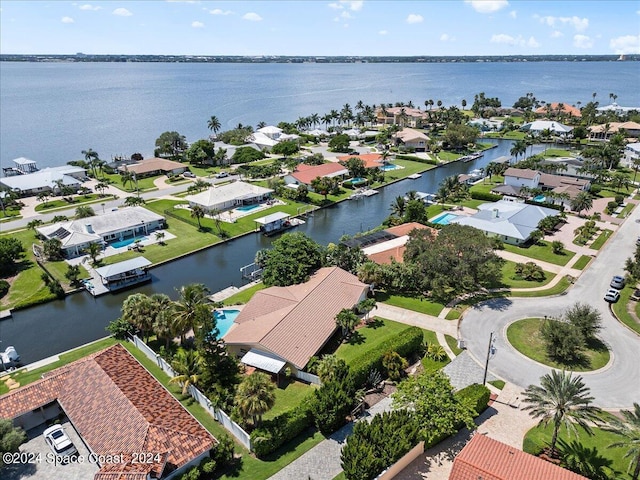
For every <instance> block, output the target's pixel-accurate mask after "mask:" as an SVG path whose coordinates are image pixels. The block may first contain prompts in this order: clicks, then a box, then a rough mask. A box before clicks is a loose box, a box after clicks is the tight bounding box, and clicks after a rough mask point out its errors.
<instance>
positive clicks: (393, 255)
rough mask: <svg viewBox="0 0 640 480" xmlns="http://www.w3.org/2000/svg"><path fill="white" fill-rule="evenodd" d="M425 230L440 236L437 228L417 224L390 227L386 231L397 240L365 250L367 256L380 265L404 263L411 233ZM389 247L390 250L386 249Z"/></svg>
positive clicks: (410, 223)
mask: <svg viewBox="0 0 640 480" xmlns="http://www.w3.org/2000/svg"><path fill="white" fill-rule="evenodd" d="M424 229H429V230H431V232H432V233H433V234H434V235H437V234H438V231H437V230H436V229H435V228H431V227H427V226H426V225H422V224H421V223H417V222H409V223H403V224H402V225H396V226H395V227H389V228H387V229H385V231H386V232H389V233H391V234H393V235H397V238H394V239H392V240H388V241H386V242H382V243H378V244H376V245H372V246H370V247H366V248H364V252H365V255H366V256H367V257H368V258H369V260H372V261H374V262H375V263H377V264H379V265H387V264H390V263H391V262H392V260H395V261H396V262H399V263H402V262H403V260H404V252H405V250H406V249H407V247H406V243H407V242H408V241H409V233H410V232H412V231H413V230H424ZM387 246H388V248H385V247H387Z"/></svg>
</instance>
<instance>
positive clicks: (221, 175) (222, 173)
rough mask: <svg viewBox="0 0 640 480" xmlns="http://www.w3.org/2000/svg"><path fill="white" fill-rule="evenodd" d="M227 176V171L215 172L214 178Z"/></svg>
mask: <svg viewBox="0 0 640 480" xmlns="http://www.w3.org/2000/svg"><path fill="white" fill-rule="evenodd" d="M228 176H229V174H228V173H227V172H219V173H216V178H226V177H228Z"/></svg>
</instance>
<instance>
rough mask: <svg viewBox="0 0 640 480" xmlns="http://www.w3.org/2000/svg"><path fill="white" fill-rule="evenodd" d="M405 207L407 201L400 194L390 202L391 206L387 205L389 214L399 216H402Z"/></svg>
mask: <svg viewBox="0 0 640 480" xmlns="http://www.w3.org/2000/svg"><path fill="white" fill-rule="evenodd" d="M406 208H407V202H406V200H405V199H404V197H402V196H400V195H398V196H397V197H396V198H395V200H394V201H393V202H392V203H391V207H389V209H390V210H391V214H392V215H395V216H397V217H400V218H402V217H404V212H405V210H406Z"/></svg>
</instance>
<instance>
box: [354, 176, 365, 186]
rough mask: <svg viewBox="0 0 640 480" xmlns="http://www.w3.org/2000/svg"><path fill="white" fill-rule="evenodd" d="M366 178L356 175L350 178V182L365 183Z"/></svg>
mask: <svg viewBox="0 0 640 480" xmlns="http://www.w3.org/2000/svg"><path fill="white" fill-rule="evenodd" d="M366 182H367V179H366V178H362V177H356V178H352V179H351V183H352V184H353V185H355V184H357V183H366Z"/></svg>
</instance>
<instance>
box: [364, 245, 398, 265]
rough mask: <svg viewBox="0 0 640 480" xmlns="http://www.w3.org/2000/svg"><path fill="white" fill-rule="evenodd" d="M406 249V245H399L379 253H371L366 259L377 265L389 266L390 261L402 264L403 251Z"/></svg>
mask: <svg viewBox="0 0 640 480" xmlns="http://www.w3.org/2000/svg"><path fill="white" fill-rule="evenodd" d="M406 249H407V246H406V245H400V246H397V247H392V248H389V249H387V250H383V251H381V252H376V253H371V254H369V255H367V258H368V259H369V260H371V261H372V262H375V263H377V264H378V265H389V264H390V263H391V262H392V261H396V262H398V263H402V262H403V261H404V251H405V250H406Z"/></svg>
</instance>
